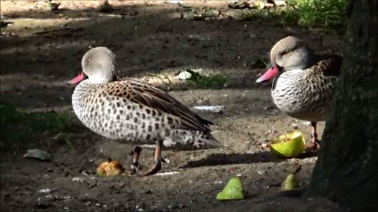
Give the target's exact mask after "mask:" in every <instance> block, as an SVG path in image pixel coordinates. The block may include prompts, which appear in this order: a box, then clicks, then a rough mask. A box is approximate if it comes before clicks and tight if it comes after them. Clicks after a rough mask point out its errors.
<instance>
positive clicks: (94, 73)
mask: <svg viewBox="0 0 378 212" xmlns="http://www.w3.org/2000/svg"><path fill="white" fill-rule="evenodd" d="M81 66H82V68H83V71H82V72H81V73H80V74H79V75H78V76H77V77H75V78H74V79H72V80H71V81H69V82H68V83H70V84H78V83H80V82H81V81H83V80H84V79H85V78H86V76H88V80H89V81H90V83H93V84H100V83H107V82H111V81H113V80H114V79H115V77H116V56H115V54H114V53H113V52H112V51H111V50H110V49H108V48H106V47H96V48H92V49H90V50H89V51H88V52H87V53H85V55H84V56H83V59H82V60H81Z"/></svg>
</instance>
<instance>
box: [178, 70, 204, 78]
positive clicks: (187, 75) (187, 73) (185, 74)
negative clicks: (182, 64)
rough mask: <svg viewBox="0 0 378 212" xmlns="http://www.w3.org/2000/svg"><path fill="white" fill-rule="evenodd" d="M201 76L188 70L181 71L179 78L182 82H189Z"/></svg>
mask: <svg viewBox="0 0 378 212" xmlns="http://www.w3.org/2000/svg"><path fill="white" fill-rule="evenodd" d="M199 76H200V75H199V73H197V72H195V71H192V70H189V69H187V70H185V71H180V72H179V74H178V76H177V78H178V79H180V80H189V79H193V78H197V77H199Z"/></svg>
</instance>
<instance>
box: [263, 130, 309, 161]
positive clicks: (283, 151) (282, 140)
mask: <svg viewBox="0 0 378 212" xmlns="http://www.w3.org/2000/svg"><path fill="white" fill-rule="evenodd" d="M305 143H306V141H305V139H304V137H303V134H302V133H301V132H299V131H294V132H290V133H287V134H285V135H281V136H280V137H279V138H278V139H276V140H275V141H274V142H273V143H272V144H271V145H270V149H271V151H272V152H273V153H274V154H275V155H276V156H278V157H282V158H295V157H298V156H299V155H300V154H302V152H303V150H304V149H305Z"/></svg>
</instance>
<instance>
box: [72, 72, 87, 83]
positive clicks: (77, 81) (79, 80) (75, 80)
mask: <svg viewBox="0 0 378 212" xmlns="http://www.w3.org/2000/svg"><path fill="white" fill-rule="evenodd" d="M84 79H85V74H84V72H81V73H80V74H79V75H78V76H77V77H75V78H73V79H72V80H70V81H69V82H68V83H69V84H78V83H79V82H81V81H83V80H84Z"/></svg>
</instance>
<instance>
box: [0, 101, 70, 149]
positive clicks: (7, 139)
mask: <svg viewBox="0 0 378 212" xmlns="http://www.w3.org/2000/svg"><path fill="white" fill-rule="evenodd" d="M69 121H70V116H69V114H68V113H63V114H58V113H56V112H43V113H42V112H38V113H28V112H25V111H22V110H19V109H17V107H16V106H14V105H12V104H8V103H4V102H0V122H1V134H0V139H1V142H0V146H1V147H2V150H3V149H4V150H7V149H9V148H14V147H19V145H20V144H21V143H23V142H28V141H30V140H31V139H33V133H38V132H51V133H59V132H63V131H64V130H65V129H66V127H67V125H68V123H69Z"/></svg>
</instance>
